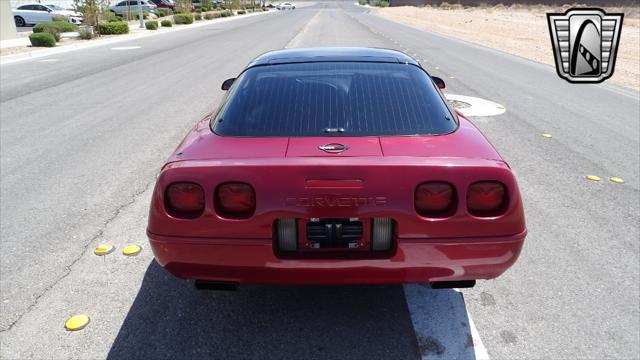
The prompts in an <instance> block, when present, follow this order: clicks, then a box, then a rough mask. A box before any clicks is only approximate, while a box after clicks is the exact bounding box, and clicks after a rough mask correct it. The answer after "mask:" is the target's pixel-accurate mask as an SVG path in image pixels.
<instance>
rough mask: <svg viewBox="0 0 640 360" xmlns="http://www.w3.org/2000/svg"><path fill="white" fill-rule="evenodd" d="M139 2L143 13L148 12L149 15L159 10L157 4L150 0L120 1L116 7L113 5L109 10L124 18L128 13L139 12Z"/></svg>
mask: <svg viewBox="0 0 640 360" xmlns="http://www.w3.org/2000/svg"><path fill="white" fill-rule="evenodd" d="M138 2H140V3H141V5H142V11H146V12H149V13H155V12H156V9H157V8H158V7H157V6H156V5H155V4H153V3H152V2H151V1H148V0H126V1H120V2H118V3H117V4H115V5H112V6H111V7H110V8H109V9H110V10H111V11H113V12H114V13H115V14H116V15H119V16H122V15H123V14H124V13H126V12H127V11H131V12H135V11H138Z"/></svg>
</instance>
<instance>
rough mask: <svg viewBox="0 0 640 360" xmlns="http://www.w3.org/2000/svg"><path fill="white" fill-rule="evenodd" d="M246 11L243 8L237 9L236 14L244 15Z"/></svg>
mask: <svg viewBox="0 0 640 360" xmlns="http://www.w3.org/2000/svg"><path fill="white" fill-rule="evenodd" d="M246 13H247V12H246V11H244V10H238V15H244V14H246Z"/></svg>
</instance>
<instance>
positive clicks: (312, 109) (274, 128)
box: [213, 62, 457, 137]
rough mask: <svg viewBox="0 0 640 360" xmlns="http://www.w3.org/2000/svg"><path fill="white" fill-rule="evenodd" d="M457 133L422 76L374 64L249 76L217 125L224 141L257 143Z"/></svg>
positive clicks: (261, 71) (312, 66)
mask: <svg viewBox="0 0 640 360" xmlns="http://www.w3.org/2000/svg"><path fill="white" fill-rule="evenodd" d="M456 127H457V124H456V122H455V120H454V118H453V116H452V115H451V113H450V112H449V109H448V108H447V107H446V106H445V103H444V100H443V99H442V97H441V96H440V94H439V92H438V90H437V89H436V88H435V86H434V85H433V83H432V82H431V79H430V78H429V76H428V75H427V74H426V73H425V72H424V71H423V70H422V69H420V68H419V67H417V66H415V65H410V64H400V63H373V62H315V63H295V64H279V65H267V66H258V67H254V68H251V69H248V70H247V71H245V72H244V73H243V74H242V75H241V76H240V77H239V78H238V79H237V80H236V82H235V83H234V85H233V87H232V88H231V90H230V92H229V94H228V97H227V101H226V103H225V105H224V106H223V108H222V109H221V111H220V112H219V113H218V115H217V117H216V119H215V122H214V124H213V130H214V132H215V133H217V134H219V135H222V136H250V137H298V136H397V135H442V134H448V133H451V132H453V131H454V130H455V129H456Z"/></svg>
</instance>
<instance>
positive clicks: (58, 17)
mask: <svg viewBox="0 0 640 360" xmlns="http://www.w3.org/2000/svg"><path fill="white" fill-rule="evenodd" d="M51 21H64V22H69V19H67V17H66V16H64V15H53V16H52V17H51Z"/></svg>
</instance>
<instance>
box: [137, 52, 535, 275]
mask: <svg viewBox="0 0 640 360" xmlns="http://www.w3.org/2000/svg"><path fill="white" fill-rule="evenodd" d="M392 63H393V62H390V63H388V64H386V65H382V64H372V63H367V64H361V63H352V64H341V63H324V64H317V63H316V64H315V65H301V64H295V65H292V64H289V65H288V66H284V67H275V68H268V67H266V68H261V69H260V71H257V72H253V73H251V72H250V71H247V74H250V75H246V74H245V75H243V77H241V78H240V79H239V80H237V81H236V82H237V83H236V84H234V86H233V87H232V89H231V91H230V93H229V98H228V99H227V101H226V104H225V105H224V106H223V108H222V110H221V111H220V112H218V113H217V114H214V116H213V117H212V119H211V120H212V121H211V123H210V122H209V119H205V120H204V121H202V122H200V123H199V124H198V125H197V126H196V127H195V128H194V129H193V131H192V132H191V133H190V134H189V135H188V136H187V137H186V138H185V140H184V141H183V143H182V144H181V145H180V146H179V147H178V149H177V150H176V152H175V153H174V155H173V156H172V157H171V158H170V160H169V161H168V163H167V164H166V165H165V167H164V168H163V169H162V171H161V173H160V176H159V178H158V181H157V184H156V188H155V191H154V195H153V199H152V205H151V210H150V215H149V226H148V235H149V238H150V242H151V245H152V248H153V250H154V254H155V256H156V259H157V260H158V262H159V263H160V264H161V265H162V266H164V267H165V268H166V269H167V270H169V271H170V272H171V273H173V274H174V275H176V276H178V277H182V278H187V279H197V280H208V281H217V282H220V281H222V282H233V283H281V284H351V283H412V282H418V283H426V282H430V283H436V284H447V282H455V283H452V284H455V285H456V286H464V285H465V284H467V285H468V284H472V283H473V281H474V280H476V279H490V278H494V277H496V276H498V275H500V274H501V273H503V272H504V271H505V270H506V269H508V268H509V267H510V266H511V265H512V264H513V263H514V262H515V260H516V259H517V257H518V255H519V253H520V250H521V248H522V244H523V241H524V237H525V235H526V228H525V223H524V213H523V208H522V203H521V200H520V194H519V191H518V186H517V183H516V181H515V178H514V176H513V174H512V172H511V170H510V168H509V166H508V165H507V164H506V163H505V162H504V161H503V160H502V159H501V158H500V157H499V155H498V154H497V153H496V152H495V150H494V149H493V147H492V146H491V145H490V144H489V143H488V142H487V140H486V139H485V138H484V137H483V136H482V134H480V132H479V131H478V129H476V128H475V127H474V126H473V125H472V124H471V123H470V122H469V121H468V120H466V119H464V118H462V117H460V118H459V119H458V118H457V117H456V116H455V115H454V114H453V113H451V112H450V110H449V109H448V108H447V106H446V105H445V104H444V101H443V100H442V98H441V94H440V93H439V92H438V90H437V89H435V87H434V85H433V83H432V82H430V80H429V78H428V77H425V78H421V75H419V74H418V73H414V72H413V71H414V70H413V69H412V70H408V68H406V66H413V67H415V66H414V65H408V64H403V65H402V66H405V67H402V66H390V67H388V65H390V64H392ZM396 65H397V64H396ZM416 69H417V70H418V71H420V72H423V70H422V69H419V68H416ZM423 73H424V72H423ZM285 74H289V75H285ZM363 74H364V77H361V75H363ZM388 74H394V75H392V76H391V77H388V76H387V75H388ZM287 76H291V78H289V79H284V78H286V77H287ZM414 77H417V78H418V79H417V80H416V79H414ZM425 79H427V80H425ZM256 89H258V90H256ZM365 89H368V91H367V92H366V93H365V92H364V90H365ZM410 89H422V90H410ZM425 89H426V90H425ZM307 93H308V94H307ZM394 93H395V95H394ZM268 94H272V95H268ZM306 95H309V98H308V99H315V100H317V103H316V104H318V105H317V106H316V105H310V104H312V102H311V101H309V100H305V96H306ZM365 95H368V96H367V97H365ZM400 95H402V96H403V97H404V104H403V105H399V104H400V103H398V102H395V103H394V102H392V101H388V100H385V98H388V97H390V96H400ZM358 99H359V100H358ZM376 99H380V100H379V101H376ZM283 100H286V101H283ZM246 101H249V102H253V103H245V102H246ZM398 101H402V99H401V98H398ZM357 103H359V104H360V105H354V104H357ZM362 104H366V105H362ZM394 104H395V105H394ZM329 108H331V109H329ZM413 113H417V114H418V115H419V116H414V115H411V114H413ZM303 114H304V115H303ZM420 114H422V115H420ZM423 117H424V118H427V117H429V118H430V119H431V120H429V121H426V120H425V121H423V122H418V121H414V122H412V121H408V120H407V118H410V119H413V120H418V119H419V118H423ZM267 119H269V120H270V121H268V122H267V121H266V120H267ZM302 119H304V120H302ZM323 119H324V120H323ZM327 119H332V120H327ZM385 119H386V120H385ZM403 119H404V120H403ZM383 120H385V121H386V122H383ZM423 120H424V119H423ZM403 121H404V122H403ZM387 122H388V123H392V125H389V124H387ZM367 124H368V125H367ZM375 124H377V125H375ZM318 135H319V136H318Z"/></svg>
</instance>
